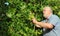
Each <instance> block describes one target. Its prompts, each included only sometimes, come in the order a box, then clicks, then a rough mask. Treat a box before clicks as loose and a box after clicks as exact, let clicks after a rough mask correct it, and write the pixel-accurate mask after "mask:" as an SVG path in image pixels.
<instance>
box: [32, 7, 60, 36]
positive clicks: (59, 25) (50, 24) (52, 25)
mask: <svg viewBox="0 0 60 36" xmlns="http://www.w3.org/2000/svg"><path fill="white" fill-rule="evenodd" d="M43 16H44V17H45V18H46V19H45V20H43V21H41V22H38V21H37V20H36V19H35V18H33V19H32V22H33V23H34V24H35V25H36V27H40V28H43V32H44V33H43V36H60V19H59V17H58V16H57V15H54V14H53V11H52V9H51V8H50V7H48V6H46V7H44V9H43Z"/></svg>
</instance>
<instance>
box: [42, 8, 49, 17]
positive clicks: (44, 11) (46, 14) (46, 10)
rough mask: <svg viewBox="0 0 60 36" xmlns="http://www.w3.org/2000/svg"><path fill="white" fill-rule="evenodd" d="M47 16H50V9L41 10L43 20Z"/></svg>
mask: <svg viewBox="0 0 60 36" xmlns="http://www.w3.org/2000/svg"><path fill="white" fill-rule="evenodd" d="M49 14H50V9H49V8H44V9H43V16H44V17H45V18H47V17H48V15H49Z"/></svg>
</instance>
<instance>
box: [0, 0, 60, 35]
mask: <svg viewBox="0 0 60 36" xmlns="http://www.w3.org/2000/svg"><path fill="white" fill-rule="evenodd" d="M5 2H8V3H9V5H6V4H4V3H5ZM59 2H60V0H0V15H1V16H0V23H1V24H0V28H1V30H0V33H1V34H0V36H41V34H42V29H41V28H36V27H35V25H34V24H33V23H32V18H34V17H35V18H36V19H37V21H41V20H43V19H44V18H43V14H42V12H43V7H44V6H50V7H51V8H52V10H53V13H54V14H56V15H58V16H59V17H60V11H59V10H60V4H59Z"/></svg>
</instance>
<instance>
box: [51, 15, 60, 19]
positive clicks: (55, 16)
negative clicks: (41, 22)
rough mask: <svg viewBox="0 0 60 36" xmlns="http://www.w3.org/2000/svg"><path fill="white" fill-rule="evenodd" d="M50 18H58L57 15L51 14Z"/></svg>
mask: <svg viewBox="0 0 60 36" xmlns="http://www.w3.org/2000/svg"><path fill="white" fill-rule="evenodd" d="M51 18H53V19H54V18H56V19H59V17H58V16H57V15H52V17H51Z"/></svg>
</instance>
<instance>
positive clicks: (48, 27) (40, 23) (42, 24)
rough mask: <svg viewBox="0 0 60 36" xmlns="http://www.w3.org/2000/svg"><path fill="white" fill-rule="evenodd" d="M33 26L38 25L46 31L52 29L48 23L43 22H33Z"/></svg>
mask: <svg viewBox="0 0 60 36" xmlns="http://www.w3.org/2000/svg"><path fill="white" fill-rule="evenodd" d="M35 24H37V25H39V26H40V27H43V28H46V29H52V28H53V27H54V26H53V25H52V24H50V23H44V22H35Z"/></svg>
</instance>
